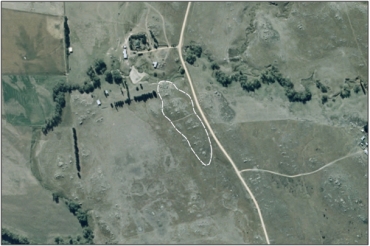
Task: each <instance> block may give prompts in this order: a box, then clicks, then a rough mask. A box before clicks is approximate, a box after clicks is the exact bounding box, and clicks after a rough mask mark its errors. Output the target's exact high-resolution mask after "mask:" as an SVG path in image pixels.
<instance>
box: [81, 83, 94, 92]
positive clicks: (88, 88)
mask: <svg viewBox="0 0 370 246" xmlns="http://www.w3.org/2000/svg"><path fill="white" fill-rule="evenodd" d="M83 90H84V92H85V93H90V92H93V91H94V86H93V85H92V84H91V83H86V84H85V85H84V86H83Z"/></svg>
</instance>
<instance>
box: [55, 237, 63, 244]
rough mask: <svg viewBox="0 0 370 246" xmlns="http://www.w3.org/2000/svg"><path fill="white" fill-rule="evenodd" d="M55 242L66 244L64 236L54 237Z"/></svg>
mask: <svg viewBox="0 0 370 246" xmlns="http://www.w3.org/2000/svg"><path fill="white" fill-rule="evenodd" d="M54 242H55V243H56V244H64V240H63V238H61V237H56V238H55V239H54Z"/></svg>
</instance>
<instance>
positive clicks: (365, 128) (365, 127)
mask: <svg viewBox="0 0 370 246" xmlns="http://www.w3.org/2000/svg"><path fill="white" fill-rule="evenodd" d="M367 123H368V122H366V125H365V126H364V131H365V132H366V133H367Z"/></svg>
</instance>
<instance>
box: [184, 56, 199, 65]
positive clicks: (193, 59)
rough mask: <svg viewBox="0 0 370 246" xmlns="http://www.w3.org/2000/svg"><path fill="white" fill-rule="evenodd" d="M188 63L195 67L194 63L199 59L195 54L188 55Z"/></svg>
mask: <svg viewBox="0 0 370 246" xmlns="http://www.w3.org/2000/svg"><path fill="white" fill-rule="evenodd" d="M185 59H186V61H187V62H188V63H189V64H190V65H193V64H194V62H195V61H196V60H197V57H196V56H195V55H193V54H187V55H186V58H185Z"/></svg>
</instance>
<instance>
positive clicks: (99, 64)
mask: <svg viewBox="0 0 370 246" xmlns="http://www.w3.org/2000/svg"><path fill="white" fill-rule="evenodd" d="M94 66H95V71H96V73H97V74H98V75H102V74H103V73H104V72H105V70H107V64H105V62H104V61H103V60H102V59H98V60H95V63H94Z"/></svg>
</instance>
